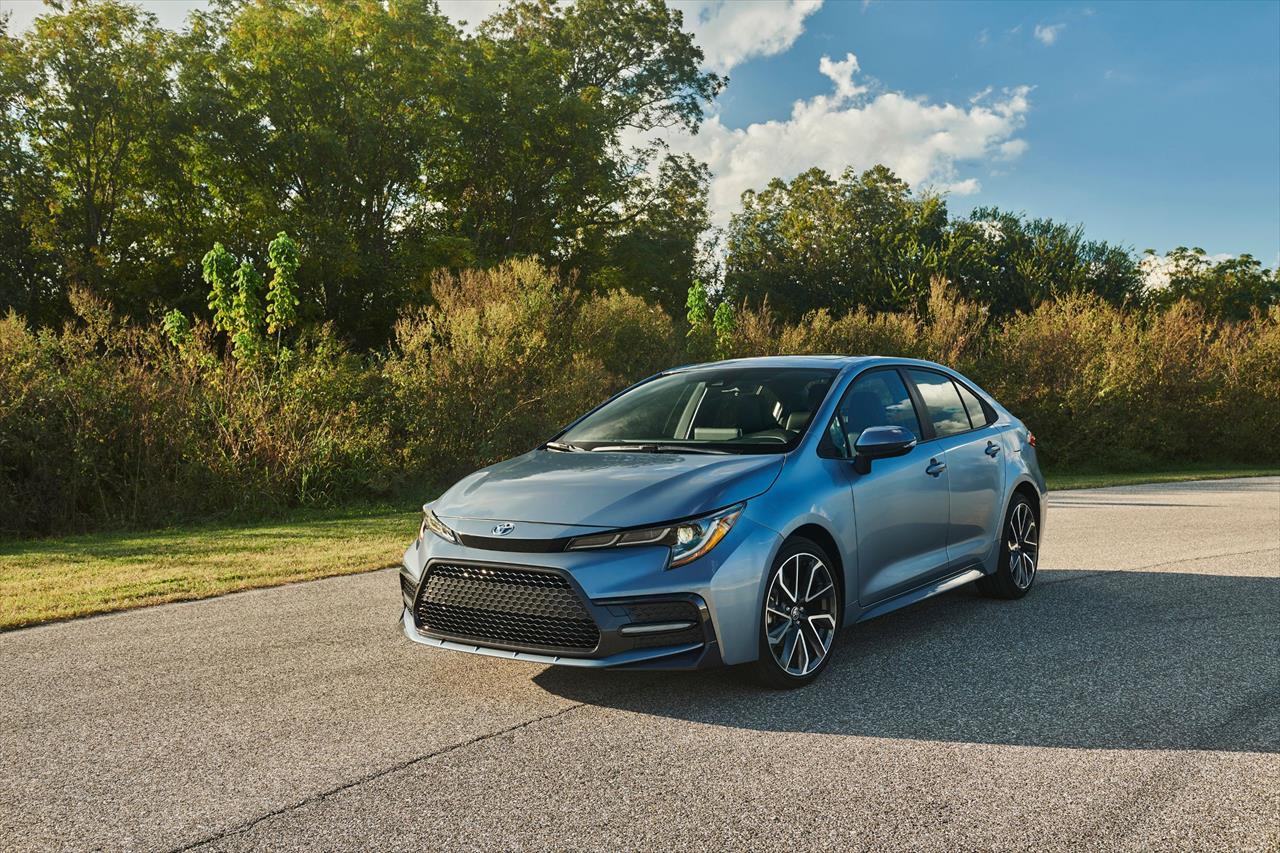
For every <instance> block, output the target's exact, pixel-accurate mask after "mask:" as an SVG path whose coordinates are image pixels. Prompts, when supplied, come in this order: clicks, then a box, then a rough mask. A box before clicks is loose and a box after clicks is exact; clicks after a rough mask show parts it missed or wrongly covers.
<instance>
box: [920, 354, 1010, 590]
mask: <svg viewBox="0 0 1280 853" xmlns="http://www.w3.org/2000/svg"><path fill="white" fill-rule="evenodd" d="M907 375H908V377H909V378H910V379H911V381H912V383H913V384H914V386H915V389H916V391H917V392H918V393H919V395H920V399H921V401H922V402H923V403H924V406H925V408H926V409H927V410H928V411H929V417H930V420H931V421H932V423H933V428H934V434H935V435H936V436H937V442H936V443H937V444H938V445H940V446H941V447H942V449H943V450H944V451H945V452H946V455H947V484H948V488H949V491H950V514H949V515H950V525H949V530H948V532H947V557H948V561H949V562H950V564H951V566H952V567H953V568H961V567H964V566H968V565H971V564H973V563H977V562H985V561H987V560H988V558H989V557H990V556H991V549H992V547H993V546H994V544H995V541H996V534H997V531H998V529H999V524H1000V521H1001V519H1000V512H1001V506H1000V496H1001V495H1002V494H1003V493H1004V492H1003V489H1004V482H1003V479H1004V465H1003V464H1002V462H1003V460H1002V459H1001V458H1000V457H1001V456H1002V455H1003V453H1004V445H1003V442H1001V441H1000V439H999V436H997V435H996V430H995V429H994V428H993V427H991V426H989V424H990V423H992V422H994V420H995V418H994V412H991V411H990V410H989V409H988V408H987V407H985V406H983V405H982V402H981V400H979V399H978V396H977V395H976V394H975V393H974V392H973V391H971V390H970V389H969V388H967V387H965V385H964V384H963V383H961V382H957V381H956V380H954V379H952V378H951V377H950V376H948V375H946V374H944V373H940V372H938V371H934V370H926V369H921V368H911V369H909V370H908V371H907Z"/></svg>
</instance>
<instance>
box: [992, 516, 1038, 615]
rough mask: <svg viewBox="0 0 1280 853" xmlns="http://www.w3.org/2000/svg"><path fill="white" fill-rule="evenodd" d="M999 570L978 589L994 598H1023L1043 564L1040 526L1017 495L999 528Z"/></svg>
mask: <svg viewBox="0 0 1280 853" xmlns="http://www.w3.org/2000/svg"><path fill="white" fill-rule="evenodd" d="M997 547H999V549H1000V566H999V568H997V569H996V571H995V574H990V575H987V576H986V577H984V578H980V579H979V580H978V589H979V590H981V591H982V592H983V594H985V595H988V596H990V597H992V598H1006V599H1014V598H1022V596H1024V595H1026V594H1027V593H1028V592H1030V591H1031V585H1032V584H1033V583H1035V580H1036V572H1037V570H1038V569H1039V563H1040V525H1039V519H1038V518H1037V517H1036V510H1035V507H1034V506H1032V505H1031V501H1029V500H1027V498H1026V497H1025V496H1024V495H1020V494H1015V495H1014V496H1013V500H1012V501H1011V502H1010V503H1009V511H1008V513H1006V514H1005V518H1004V525H1003V526H1002V527H1001V528H1000V541H999V543H998V546H997Z"/></svg>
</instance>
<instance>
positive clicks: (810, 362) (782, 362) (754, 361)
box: [665, 355, 943, 373]
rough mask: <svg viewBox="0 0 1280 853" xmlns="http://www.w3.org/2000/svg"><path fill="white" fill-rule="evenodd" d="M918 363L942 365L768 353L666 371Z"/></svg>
mask: <svg viewBox="0 0 1280 853" xmlns="http://www.w3.org/2000/svg"><path fill="white" fill-rule="evenodd" d="M882 363H883V364H918V365H921V366H925V367H943V365H940V364H935V363H934V362H932V361H924V360H922V359H918V358H898V357H893V356H885V355H769V356H757V357H755V358H732V359H727V360H725V361H707V362H702V363H699V364H685V365H682V366H680V367H674V368H672V369H671V370H668V371H665V372H667V373H674V372H677V371H681V370H692V369H694V368H708V367H827V368H835V369H837V370H842V369H844V368H846V367H870V366H871V365H874V364H882Z"/></svg>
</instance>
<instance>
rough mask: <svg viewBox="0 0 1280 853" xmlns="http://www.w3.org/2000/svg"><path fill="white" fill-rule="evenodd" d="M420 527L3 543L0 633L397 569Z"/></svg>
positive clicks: (411, 522) (233, 529) (368, 515)
mask: <svg viewBox="0 0 1280 853" xmlns="http://www.w3.org/2000/svg"><path fill="white" fill-rule="evenodd" d="M419 519H420V513H419V512H416V511H415V512H404V511H401V510H392V509H388V508H385V507H383V508H372V509H365V510H356V511H352V510H347V511H335V512H315V511H312V512H306V513H298V514H295V515H291V516H289V517H288V518H286V519H284V520H276V521H271V522H266V523H259V524H210V525H201V526H191V527H181V528H173V529H166V530H158V531H151V532H146V533H96V534H87V535H81V536H67V537H59V538H56V539H35V540H18V541H9V542H3V543H0V631H4V630H8V629H13V628H21V627H24V626H27V625H36V624H39V623H41V622H50V621H54V620H58V619H68V618H71V617H75V616H87V615H89V614H93V613H107V612H110V611H113V610H126V609H129V608H133V607H143V606H145V605H150V604H162V603H164V602H168V601H186V600H189V599H194V598H207V597H209V596H212V595H221V594H222V593H226V592H234V591H236V590H242V589H252V588H255V587H265V586H276V585H279V584H284V583H291V582H293V581H303V580H313V579H315V578H322V577H328V576H331V575H343V574H352V573H354V572H365V571H370V570H372V569H379V568H383V567H386V566H391V565H395V564H397V563H398V562H399V558H400V554H401V553H402V552H403V551H404V549H405V546H407V545H408V544H409V542H410V540H412V539H413V537H414V535H416V534H417V532H418V521H419Z"/></svg>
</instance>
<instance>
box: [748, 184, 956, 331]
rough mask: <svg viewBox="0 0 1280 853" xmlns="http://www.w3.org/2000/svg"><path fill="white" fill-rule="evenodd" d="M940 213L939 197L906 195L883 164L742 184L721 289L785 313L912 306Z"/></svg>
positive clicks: (934, 257) (936, 265)
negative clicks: (750, 187) (747, 187)
mask: <svg viewBox="0 0 1280 853" xmlns="http://www.w3.org/2000/svg"><path fill="white" fill-rule="evenodd" d="M946 219H947V214H946V207H945V205H944V204H943V203H942V201H941V200H940V199H938V198H936V197H934V196H928V195H926V196H924V197H921V198H914V197H912V195H911V192H910V188H909V187H908V186H907V185H906V183H904V182H903V181H901V180H899V179H898V178H897V177H895V176H894V175H893V173H892V172H890V171H889V170H888V169H886V168H885V167H883V166H876V167H875V168H873V169H869V170H867V171H865V172H863V173H861V174H858V173H856V172H854V171H853V170H847V171H845V173H844V174H843V175H841V176H840V178H839V179H838V180H833V179H832V178H831V177H830V176H828V175H827V174H826V173H825V172H823V171H822V170H821V169H816V168H815V169H810V170H808V171H807V172H803V173H801V174H800V175H798V176H797V177H796V178H795V179H794V180H792V181H791V182H790V183H787V182H784V181H781V180H777V179H775V180H773V181H771V182H770V183H769V185H768V186H767V187H766V188H765V189H764V190H761V191H760V192H754V191H748V192H746V193H744V194H743V197H742V211H741V212H740V213H737V214H735V215H734V217H733V219H732V221H731V222H730V225H729V231H728V254H727V257H726V258H725V289H726V291H727V292H728V293H730V294H732V295H733V297H734V298H735V299H746V300H747V301H748V302H749V303H751V304H753V305H760V304H762V303H763V302H764V300H765V299H766V298H767V299H768V301H769V305H770V307H771V308H773V310H774V311H776V312H778V313H779V314H780V315H781V316H782V317H784V318H788V319H794V318H798V317H800V316H802V315H803V314H805V313H806V312H808V311H812V310H815V309H818V308H827V309H828V310H830V311H833V312H836V313H844V312H845V311H848V310H850V309H852V308H854V307H856V306H859V305H862V306H866V307H868V308H870V309H871V310H873V311H880V310H897V309H902V308H914V307H918V306H921V305H922V304H923V302H924V299H925V298H926V297H927V295H928V291H929V280H930V278H931V277H932V275H933V274H934V273H935V272H937V271H938V270H939V269H940V268H942V265H943V253H944V251H945V246H946V244H945V227H946Z"/></svg>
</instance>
